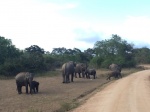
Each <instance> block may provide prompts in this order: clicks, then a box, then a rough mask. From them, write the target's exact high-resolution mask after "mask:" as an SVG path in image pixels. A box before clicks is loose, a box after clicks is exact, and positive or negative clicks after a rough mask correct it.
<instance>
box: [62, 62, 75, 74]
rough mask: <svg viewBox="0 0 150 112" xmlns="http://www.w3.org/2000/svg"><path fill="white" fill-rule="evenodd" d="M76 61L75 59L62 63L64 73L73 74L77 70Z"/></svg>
mask: <svg viewBox="0 0 150 112" xmlns="http://www.w3.org/2000/svg"><path fill="white" fill-rule="evenodd" d="M75 66H76V65H75V63H74V62H73V61H69V62H67V63H64V64H63V65H62V73H63V74H71V73H74V71H75Z"/></svg>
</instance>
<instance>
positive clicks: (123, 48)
mask: <svg viewBox="0 0 150 112" xmlns="http://www.w3.org/2000/svg"><path fill="white" fill-rule="evenodd" d="M94 49H95V53H96V56H97V57H100V59H101V60H104V61H103V62H102V63H101V66H102V67H108V66H109V65H110V64H111V63H116V64H119V65H122V66H124V67H127V66H134V65H135V64H134V60H133V44H129V43H127V41H125V40H122V39H121V37H120V36H118V35H112V37H111V38H110V39H108V40H106V39H105V40H102V41H97V42H96V43H95V45H94Z"/></svg>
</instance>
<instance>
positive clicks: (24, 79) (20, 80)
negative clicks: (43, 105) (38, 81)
mask: <svg viewBox="0 0 150 112" xmlns="http://www.w3.org/2000/svg"><path fill="white" fill-rule="evenodd" d="M33 77H34V75H33V74H32V73H30V72H20V73H18V74H17V75H16V77H15V80H16V85H17V90H18V94H21V93H22V86H25V88H26V93H28V86H29V85H30V94H32V88H31V87H32V80H33Z"/></svg>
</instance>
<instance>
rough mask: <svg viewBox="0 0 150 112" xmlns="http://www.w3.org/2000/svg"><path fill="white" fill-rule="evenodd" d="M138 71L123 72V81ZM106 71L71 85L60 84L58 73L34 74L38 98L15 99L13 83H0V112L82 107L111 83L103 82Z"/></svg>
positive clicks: (45, 111)
mask: <svg viewBox="0 0 150 112" xmlns="http://www.w3.org/2000/svg"><path fill="white" fill-rule="evenodd" d="M139 70H142V69H139V68H138V69H136V68H131V69H123V70H122V75H123V77H125V76H126V75H129V74H131V73H133V72H137V71H139ZM108 72H109V70H107V69H98V70H97V78H96V79H93V77H92V76H91V79H86V78H74V82H73V83H69V84H63V83H62V76H61V71H60V70H56V71H53V72H49V73H46V74H37V75H36V76H35V78H34V80H36V81H38V82H40V86H39V93H38V94H33V95H30V94H25V87H23V88H22V89H23V94H21V95H19V94H18V93H17V91H16V83H15V79H14V78H12V79H5V78H3V79H0V85H1V86H0V112H65V111H67V110H71V109H73V108H76V107H77V106H79V105H80V104H82V103H84V101H85V100H86V99H88V98H89V97H91V96H92V95H93V94H95V93H96V92H97V91H100V90H101V89H102V88H104V87H105V86H106V85H107V84H110V83H111V82H113V81H115V80H114V79H112V80H111V81H108V80H106V77H107V74H108Z"/></svg>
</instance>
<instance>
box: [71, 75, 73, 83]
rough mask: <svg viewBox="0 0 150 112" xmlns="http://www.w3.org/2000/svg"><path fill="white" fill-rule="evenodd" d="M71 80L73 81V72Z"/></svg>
mask: <svg viewBox="0 0 150 112" xmlns="http://www.w3.org/2000/svg"><path fill="white" fill-rule="evenodd" d="M71 82H73V73H72V74H71Z"/></svg>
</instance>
